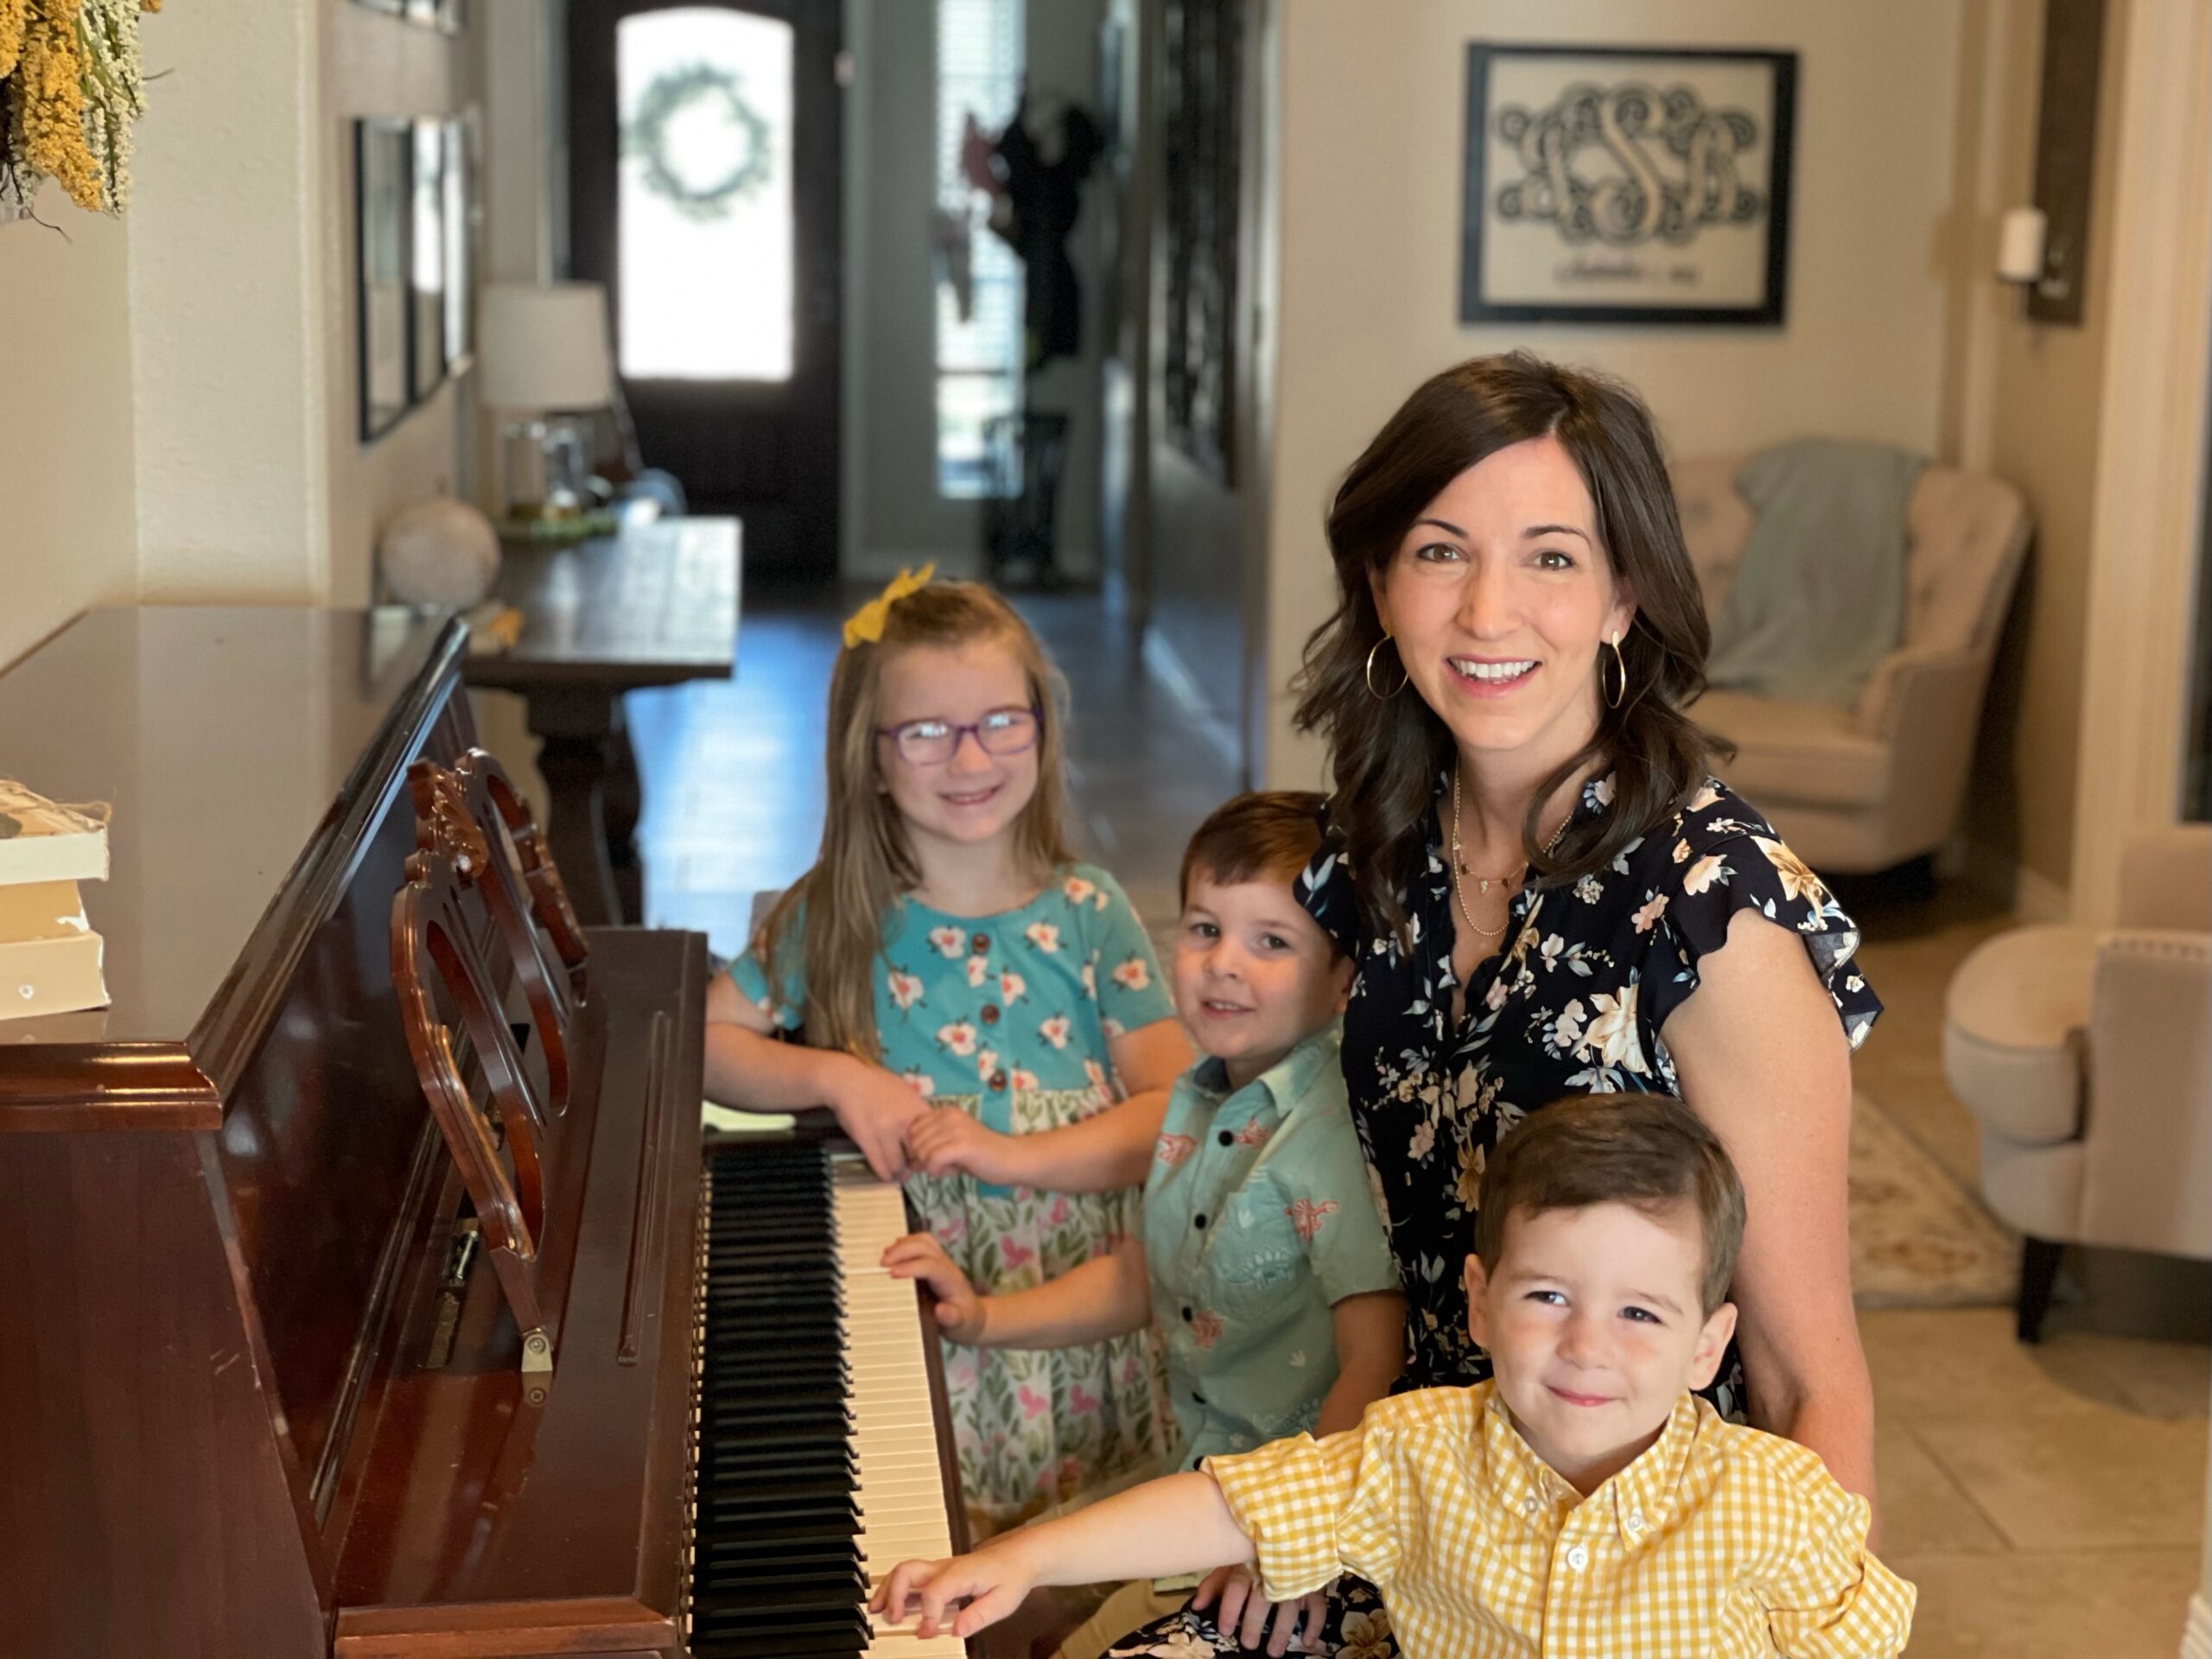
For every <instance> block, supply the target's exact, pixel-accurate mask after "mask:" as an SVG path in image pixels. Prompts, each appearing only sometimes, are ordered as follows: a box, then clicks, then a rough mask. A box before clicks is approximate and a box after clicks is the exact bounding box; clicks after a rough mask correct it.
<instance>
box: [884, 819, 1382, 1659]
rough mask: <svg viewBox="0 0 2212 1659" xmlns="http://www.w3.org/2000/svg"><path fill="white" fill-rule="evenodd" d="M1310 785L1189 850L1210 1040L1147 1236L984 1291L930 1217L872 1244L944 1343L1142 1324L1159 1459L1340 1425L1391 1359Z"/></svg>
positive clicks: (1182, 1087)
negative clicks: (928, 1311)
mask: <svg viewBox="0 0 2212 1659" xmlns="http://www.w3.org/2000/svg"><path fill="white" fill-rule="evenodd" d="M1319 805H1320V798H1319V796H1317V795H1313V794H1308V793H1303V792H1292V791H1272V792H1265V793H1258V794H1251V795H1243V796H1239V797H1238V798H1236V799H1235V800H1232V801H1230V802H1229V803H1228V804H1226V805H1224V806H1223V807H1221V808H1219V809H1218V810H1216V811H1215V812H1214V813H1213V815H1212V816H1211V817H1209V818H1207V820H1206V821H1205V823H1203V824H1201V825H1200V826H1199V828H1198V833H1197V835H1195V836H1193V837H1192V841H1191V844H1190V847H1189V849H1188V850H1187V851H1186V852H1185V855H1184V859H1183V874H1182V906H1183V908H1182V915H1181V918H1180V920H1179V923H1178V925H1177V931H1176V937H1175V944H1174V948H1173V953H1172V956H1171V958H1170V962H1169V968H1168V973H1169V978H1170V981H1171V984H1172V988H1173V993H1174V997H1175V1007H1176V1012H1177V1013H1178V1014H1180V1015H1181V1016H1182V1019H1183V1023H1184V1024H1185V1026H1186V1027H1188V1028H1189V1030H1190V1033H1191V1036H1192V1041H1193V1042H1194V1043H1195V1044H1196V1045H1197V1046H1198V1049H1199V1050H1200V1052H1202V1054H1203V1055H1204V1056H1205V1058H1202V1059H1200V1060H1199V1061H1198V1064H1197V1065H1194V1066H1193V1067H1192V1068H1191V1070H1190V1071H1186V1072H1185V1073H1184V1074H1183V1076H1182V1077H1179V1079H1177V1081H1176V1084H1175V1086H1174V1088H1173V1091H1172V1092H1171V1093H1170V1095H1169V1097H1168V1104H1167V1110H1166V1117H1165V1119H1164V1120H1163V1122H1161V1125H1160V1138H1159V1141H1158V1142H1157V1143H1156V1146H1155V1148H1154V1158H1153V1163H1152V1167H1151V1170H1150V1172H1149V1173H1148V1174H1147V1178H1146V1181H1145V1191H1144V1227H1143V1237H1142V1239H1141V1241H1140V1240H1134V1239H1133V1240H1130V1241H1128V1243H1126V1244H1125V1245H1124V1246H1123V1247H1122V1248H1121V1249H1116V1250H1115V1251H1113V1252H1111V1253H1109V1254H1108V1255H1101V1256H1097V1257H1095V1258H1093V1259H1092V1260H1091V1261H1089V1262H1084V1264H1083V1265H1082V1266H1081V1267H1079V1268H1075V1269H1074V1270H1073V1271H1072V1272H1070V1273H1065V1274H1061V1275H1060V1276H1059V1277H1058V1278H1057V1279H1054V1280H1052V1281H1049V1282H1047V1283H1046V1284H1042V1285H1039V1286H1037V1287H1034V1288H1033V1289H1028V1290H1020V1291H1014V1292H1009V1293H1007V1294H1001V1295H995V1296H981V1295H978V1294H976V1291H975V1290H974V1288H973V1287H971V1286H970V1285H969V1282H968V1281H967V1279H966V1278H965V1276H964V1275H963V1274H961V1273H960V1272H959V1271H958V1269H957V1268H955V1267H954V1266H953V1264H952V1262H951V1261H950V1258H949V1257H948V1256H947V1255H945V1253H944V1249H943V1247H942V1246H940V1245H939V1244H938V1242H937V1241H936V1240H935V1239H934V1238H932V1237H931V1236H930V1235H928V1234H926V1233H917V1234H914V1235H912V1236H910V1237H908V1238H905V1239H902V1240H900V1241H899V1243H896V1244H894V1245H893V1246H892V1248H891V1249H890V1250H889V1251H888V1252H887V1254H886V1255H885V1257H884V1262H885V1265H886V1266H887V1267H888V1268H890V1269H891V1270H892V1271H893V1273H894V1274H899V1275H901V1276H909V1277H914V1278H919V1279H922V1280H924V1281H926V1282H927V1283H928V1284H929V1285H930V1287H931V1289H932V1290H934V1291H935V1292H936V1293H937V1295H938V1323H939V1327H940V1329H941V1330H942V1331H943V1332H944V1335H945V1336H946V1338H948V1339H949V1340H950V1341H953V1342H956V1343H969V1344H975V1345H976V1346H980V1347H994V1348H1051V1347H1058V1346H1061V1345H1064V1344H1076V1343H1088V1342H1096V1341H1099V1340H1101V1339H1103V1338H1105V1337H1108V1336H1110V1335H1116V1334H1119V1333H1122V1332H1128V1331H1135V1330H1141V1329H1142V1328H1143V1327H1144V1326H1145V1325H1146V1324H1147V1323H1153V1324H1155V1325H1157V1327H1158V1329H1159V1331H1160V1334H1161V1339H1162V1342H1163V1344H1164V1345H1165V1347H1166V1353H1167V1362H1168V1377H1169V1382H1170V1384H1171V1387H1172V1389H1173V1406H1174V1411H1175V1417H1176V1421H1177V1423H1178V1425H1179V1427H1180V1429H1181V1432H1182V1433H1181V1439H1182V1444H1181V1446H1180V1447H1179V1449H1178V1451H1177V1452H1175V1453H1174V1454H1173V1458H1172V1459H1171V1461H1170V1463H1169V1465H1168V1466H1169V1470H1170V1471H1172V1470H1173V1469H1187V1468H1192V1467H1195V1466H1197V1464H1198V1460H1199V1459H1204V1458H1206V1457H1211V1456H1213V1455H1215V1454H1217V1453H1224V1452H1243V1451H1248V1450H1249V1449H1251V1448H1252V1447H1254V1446H1260V1445H1263V1444H1265V1443H1266V1442H1267V1441H1269V1440H1274V1439H1276V1438H1278V1437H1280V1436H1281V1435H1284V1434H1289V1433H1298V1432H1300V1431H1301V1430H1310V1431H1312V1432H1313V1433H1319V1434H1326V1433H1334V1432H1336V1431H1338V1429H1343V1428H1350V1427H1355V1426H1356V1425H1357V1423H1358V1421H1359V1420H1360V1416H1361V1414H1362V1413H1363V1411H1364V1410H1365V1409H1366V1408H1367V1406H1368V1404H1369V1402H1371V1401H1374V1400H1377V1399H1380V1398H1381V1397H1382V1396H1383V1395H1385V1394H1386V1393H1388V1392H1389V1387H1390V1383H1391V1382H1392V1381H1393V1380H1394V1379H1395V1377H1396V1376H1397V1375H1398V1373H1399V1371H1400V1370H1402V1367H1403V1364H1404V1320H1405V1303H1404V1300H1403V1299H1402V1297H1401V1295H1400V1294H1399V1291H1398V1274H1397V1269H1396V1268H1395V1265H1394V1263H1393V1262H1392V1260H1391V1256H1390V1250H1389V1241H1388V1238H1387V1236H1386V1235H1385V1231H1384V1224H1383V1217H1382V1214H1381V1211H1380V1207H1379V1205H1378V1203H1377V1200H1376V1196H1375V1194H1374V1191H1373V1188H1372V1186H1371V1185H1370V1180H1369V1178H1368V1173H1367V1166H1366V1163H1365V1160H1364V1159H1363V1156H1362V1154H1361V1152H1360V1148H1359V1141H1358V1138H1357V1134H1356V1133H1355V1131H1354V1129H1353V1127H1352V1121H1351V1109H1350V1108H1349V1106H1348V1105H1347V1103H1346V1100H1345V1096H1344V1075H1343V1072H1342V1071H1341V1069H1340V1067H1339V1065H1338V1035H1337V1023H1336V1022H1337V1019H1338V1015H1339V1014H1342V1013H1343V1011H1344V998H1345V995H1346V994H1347V993H1348V991H1349V989H1350V988H1351V974H1352V965H1351V963H1350V962H1349V961H1348V960H1346V959H1344V957H1340V956H1338V954H1337V951H1336V948H1335V946H1334V944H1332V942H1331V940H1330V939H1329V937H1328V936H1327V935H1326V934H1325V932H1323V931H1322V930H1321V928H1320V926H1319V924H1317V923H1316V922H1314V920H1313V918H1311V917H1310V916H1308V915H1307V914H1306V912H1305V910H1304V909H1303V908H1302V907H1301V906H1300V905H1299V903H1298V900H1297V898H1296V896H1295V894H1294V892H1293V890H1292V883H1293V882H1294V880H1296V878H1297V876H1298V874H1299V872H1300V871H1301V870H1302V869H1304V868H1306V864H1307V862H1308V861H1310V860H1311V859H1312V858H1313V855H1314V853H1315V851H1316V849H1318V848H1319V844H1320V831H1319V816H1318V814H1319ZM1127 1602H1128V1598H1117V1599H1116V1601H1114V1602H1109V1604H1108V1606H1109V1611H1108V1612H1106V1613H1103V1614H1102V1615H1101V1620H1103V1621H1105V1622H1106V1623H1109V1624H1111V1623H1112V1621H1113V1620H1115V1619H1116V1618H1123V1619H1125V1620H1126V1622H1123V1623H1120V1624H1113V1625H1112V1629H1111V1630H1108V1631H1107V1632H1106V1634H1107V1635H1109V1636H1112V1635H1116V1634H1119V1633H1120V1632H1121V1631H1122V1630H1126V1629H1128V1628H1129V1627H1130V1625H1131V1624H1135V1623H1139V1622H1141V1614H1140V1616H1139V1617H1138V1618H1128V1617H1127V1615H1128V1613H1129V1612H1130V1611H1134V1610H1133V1609H1132V1608H1130V1607H1129V1606H1128V1605H1125V1604H1126V1603H1127ZM1173 1605H1179V1599H1178V1601H1177V1602H1176V1603H1175V1604H1173ZM1227 1611H1228V1610H1227V1609H1226V1608H1224V1614H1226V1613H1227ZM1093 1622H1094V1624H1098V1623H1100V1620H1094V1621H1093ZM1070 1650H1071V1651H1074V1650H1075V1648H1074V1646H1073V1644H1071V1649H1070Z"/></svg>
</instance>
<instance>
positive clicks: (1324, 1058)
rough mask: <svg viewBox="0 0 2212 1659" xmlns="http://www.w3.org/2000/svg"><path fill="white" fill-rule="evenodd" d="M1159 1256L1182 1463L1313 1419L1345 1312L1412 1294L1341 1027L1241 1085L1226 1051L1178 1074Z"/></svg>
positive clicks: (1155, 1282) (1157, 1285)
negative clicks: (1385, 1216)
mask: <svg viewBox="0 0 2212 1659" xmlns="http://www.w3.org/2000/svg"><path fill="white" fill-rule="evenodd" d="M1144 1249H1145V1263H1146V1267H1147V1271H1148V1272H1149V1273H1150V1274H1151V1276H1152V1303H1153V1309H1154V1314H1155V1316H1156V1317H1157V1319H1158V1320H1159V1323H1160V1330H1161V1332H1162V1334H1163V1336H1164V1337H1165V1338H1166V1350H1167V1373H1168V1381H1169V1383H1170V1385H1171V1387H1172V1389H1173V1395H1172V1398H1173V1403H1174V1408H1175V1418H1176V1421H1177V1423H1178V1424H1179V1426H1180V1427H1181V1429H1182V1442H1183V1443H1182V1447H1181V1450H1180V1451H1179V1452H1178V1453H1177V1454H1176V1459H1175V1466H1176V1467H1178V1468H1184V1469H1188V1468H1194V1467H1196V1466H1197V1464H1198V1459H1202V1458H1207V1457H1211V1456H1212V1455H1214V1454H1215V1453H1216V1452H1243V1451H1248V1450H1249V1449H1250V1448H1252V1447H1254V1446H1260V1445H1262V1444H1264V1443H1265V1442H1267V1441H1268V1440H1275V1439H1278V1438H1280V1437H1281V1436H1282V1435H1285V1434H1293V1433H1298V1432H1300V1430H1304V1429H1310V1428H1312V1427H1313V1423H1314V1420H1315V1419H1316V1417H1318V1416H1319V1413H1320V1409H1321V1401H1322V1398H1323V1396H1324V1395H1326V1394H1327V1393H1328V1391H1329V1389H1330V1387H1331V1385H1332V1384H1333V1383H1335V1382H1336V1380H1337V1347H1336V1336H1335V1329H1334V1326H1333V1325H1332V1321H1331V1317H1330V1309H1331V1308H1332V1306H1335V1304H1337V1303H1338V1302H1340V1301H1342V1300H1344V1298H1345V1297H1347V1296H1354V1295H1358V1294H1362V1293H1363V1292H1368V1291H1376V1290H1395V1289H1397V1288H1398V1273H1397V1268H1396V1267H1395V1265H1394V1264H1393V1262H1392V1261H1391V1258H1390V1246H1389V1240H1388V1239H1387V1237H1386V1236H1385V1235H1384V1232H1383V1220H1382V1217H1381V1214H1380V1212H1379V1211H1378V1210H1377V1209H1376V1203H1375V1199H1374V1197H1373V1193H1372V1188H1371V1187H1370V1185H1369V1182H1368V1176H1367V1165H1366V1162H1365V1160H1363V1157H1362V1156H1361V1154H1360V1149H1359V1140H1358V1137H1357V1135H1356V1134H1355V1133H1354V1131H1353V1129H1352V1122H1351V1109H1350V1108H1349V1107H1348V1106H1347V1104H1346V1103H1345V1098H1344V1073H1343V1071H1342V1069H1341V1067H1340V1066H1339V1064H1338V1033H1337V1028H1336V1027H1334V1026H1333V1025H1332V1026H1330V1027H1328V1028H1327V1029H1325V1030H1324V1031H1321V1032H1317V1033H1315V1034H1314V1035H1313V1036H1311V1037H1308V1038H1307V1039H1306V1040H1305V1041H1303V1042H1301V1043H1300V1044H1299V1046H1297V1047H1295V1048H1294V1049H1293V1050H1291V1052H1289V1053H1288V1054H1287V1055H1285V1056H1284V1057H1283V1058H1282V1059H1281V1060H1280V1061H1279V1062H1277V1063H1276V1065H1274V1067H1273V1068H1272V1069H1270V1070H1268V1071H1265V1072H1262V1074H1261V1075H1260V1076H1259V1077H1255V1078H1254V1079H1253V1080H1252V1081H1251V1082H1250V1083H1248V1084H1245V1085H1244V1087H1243V1088H1242V1089H1238V1090H1230V1088H1229V1084H1228V1077H1227V1074H1226V1072H1225V1071H1224V1068H1223V1066H1222V1064H1221V1062H1220V1061H1219V1060H1217V1059H1211V1058H1207V1059H1202V1060H1200V1061H1199V1062H1198V1065H1194V1066H1192V1068H1191V1069H1190V1070H1189V1071H1186V1072H1185V1073H1184V1074H1183V1075H1182V1076H1181V1077H1179V1078H1177V1079H1176V1082H1175V1087H1174V1089H1173V1092H1172V1093H1171V1094H1170V1095H1169V1096H1168V1102H1167V1115H1166V1118H1165V1120H1164V1121H1163V1122H1161V1124H1160V1140H1159V1142H1158V1144H1157V1146H1156V1147H1155V1149H1154V1156H1153V1163H1152V1169H1151V1172H1150V1173H1149V1174H1148V1175H1147V1178H1146V1180H1145V1190H1144Z"/></svg>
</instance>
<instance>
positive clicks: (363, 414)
mask: <svg viewBox="0 0 2212 1659" xmlns="http://www.w3.org/2000/svg"><path fill="white" fill-rule="evenodd" d="M414 155H415V130H414V124H412V123H411V122H407V121H397V120H390V119H385V118H379V117H371V118H363V119H360V120H357V121H355V122H354V123H353V203H354V213H353V220H354V267H353V268H354V301H355V310H356V313H357V315H356V319H355V321H356V327H357V330H358V347H359V349H358V351H357V353H356V372H357V378H358V379H359V410H360V437H361V442H363V443H371V442H375V441H376V440H377V439H378V438H380V437H382V436H383V435H385V433H386V432H389V431H390V430H391V429H392V428H393V427H395V426H397V424H398V423H400V421H401V420H402V419H403V418H404V416H406V414H407V411H408V410H410V408H412V407H413V405H414V401H415V398H414V367H413V362H412V336H413V334H414V329H413V327H412V320H411V317H410V309H409V308H410V303H411V300H410V289H409V281H408V279H409V272H410V269H411V261H412V256H413V236H412V230H413V224H412V220H413V211H412V204H413V195H414Z"/></svg>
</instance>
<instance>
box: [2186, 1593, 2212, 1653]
mask: <svg viewBox="0 0 2212 1659" xmlns="http://www.w3.org/2000/svg"><path fill="white" fill-rule="evenodd" d="M2181 1659H2212V1601H2207V1600H2206V1599H2204V1592H2202V1590H2200V1591H2198V1592H2196V1594H2195V1595H2193V1596H2191V1597H2190V1599H2189V1623H2188V1624H2186V1625H2185V1626H2183V1630H2182V1633H2181Z"/></svg>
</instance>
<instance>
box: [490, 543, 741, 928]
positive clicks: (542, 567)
mask: <svg viewBox="0 0 2212 1659" xmlns="http://www.w3.org/2000/svg"><path fill="white" fill-rule="evenodd" d="M741 545H742V543H741V536H740V526H739V524H738V521H737V520H736V519H734V518H658V519H652V520H647V521H643V522H629V523H625V524H622V525H621V526H620V528H619V529H617V530H616V531H614V532H613V534H611V535H607V536H598V537H592V538H590V539H588V540H586V541H579V542H573V543H566V544H563V545H556V546H537V545H524V544H517V543H510V544H508V545H507V546H506V547H505V550H504V551H503V555H502V557H501V561H500V568H499V582H498V585H497V587H496V588H495V589H494V593H495V595H496V596H497V597H498V598H499V600H500V601H502V602H504V603H505V604H506V605H509V606H512V607H513V608H514V609H515V610H517V611H518V612H519V613H521V615H522V631H521V633H520V635H519V637H518V639H516V640H515V643H514V644H513V645H512V646H510V647H508V648H507V649H505V650H504V651H486V652H480V653H478V654H473V655H471V656H470V658H468V661H467V666H466V667H465V669H464V670H463V671H462V673H463V678H464V679H465V680H466V681H467V683H468V684H469V685H471V686H473V687H481V688H484V689H486V690H500V691H512V692H514V693H516V694H518V695H519V696H521V697H522V698H523V699H524V702H525V703H526V704H527V706H528V716H527V717H528V721H529V727H530V730H531V734H532V735H534V736H535V737H537V738H538V739H539V740H540V741H541V743H542V745H543V747H541V748H540V749H539V751H538V755H537V767H538V770H539V772H542V773H543V775H544V779H545V785H546V789H547V791H548V793H549V795H550V807H551V811H550V823H548V824H547V826H546V835H547V838H548V839H549V840H550V842H551V843H552V848H553V856H554V858H555V859H556V861H557V862H558V863H559V865H560V867H561V870H562V874H563V878H564V879H565V880H566V881H567V884H568V888H569V898H570V900H571V901H572V902H573V904H574V905H575V910H576V913H577V915H578V917H579V918H580V919H581V920H582V921H583V922H584V923H585V924H586V925H607V924H618V923H623V922H629V923H639V922H642V921H643V920H644V919H645V917H644V890H645V881H644V869H643V867H642V865H641V863H640V862H639V857H638V849H637V841H636V832H637V826H638V820H639V817H641V816H642V814H643V812H644V804H645V795H644V786H643V784H642V782H641V781H640V779H639V775H638V760H637V755H636V753H634V752H633V751H632V748H631V746H630V737H629V731H628V728H627V725H626V722H625V721H624V718H623V709H622V699H623V696H624V694H625V693H626V692H629V691H633V690H639V689H640V688H643V687H646V686H660V685H676V684H679V683H682V682H683V681H686V680H702V679H721V680H726V679H728V678H729V677H731V675H732V674H734V672H735V671H736V669H737V625H738V601H739V595H740V592H741V586H742V575H741V563H742V555H741Z"/></svg>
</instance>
